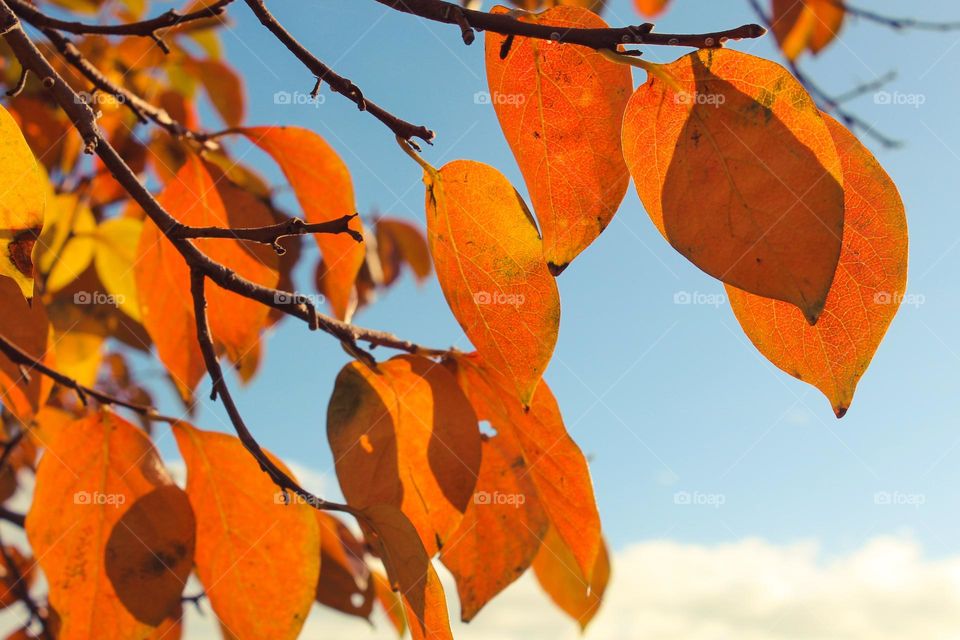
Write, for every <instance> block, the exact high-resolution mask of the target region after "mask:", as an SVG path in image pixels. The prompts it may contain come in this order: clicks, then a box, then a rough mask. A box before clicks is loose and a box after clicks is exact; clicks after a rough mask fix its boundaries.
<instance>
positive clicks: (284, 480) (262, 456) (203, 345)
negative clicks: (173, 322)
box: [190, 270, 356, 515]
mask: <svg viewBox="0 0 960 640" xmlns="http://www.w3.org/2000/svg"><path fill="white" fill-rule="evenodd" d="M205 281H206V277H205V276H204V275H203V273H201V272H200V271H198V270H191V272H190V293H191V294H192V295H193V312H194V316H195V317H196V321H197V342H199V343H200V351H201V353H202V354H203V361H204V363H205V364H206V366H207V372H208V373H209V374H210V380H211V383H212V385H213V391H212V393H211V394H210V397H211V399H214V400H215V399H216V398H217V397H219V398H220V401H221V402H222V403H223V407H224V409H226V411H227V415H228V416H229V417H230V422H231V423H233V427H234V429H235V430H236V432H237V437H239V438H240V442H242V443H243V446H244V447H245V448H246V449H247V451H249V452H250V454H251V455H252V456H253V457H254V459H256V461H257V462H258V463H259V464H260V468H261V469H262V470H263V471H264V473H266V474H267V475H268V476H270V478H271V479H272V480H273V482H274V483H275V484H276V485H277V486H278V487H280V489H281V490H282V491H284V492H287V491H289V492H291V493H293V494H295V495H297V496H299V497H300V498H302V499H303V500H305V501H306V502H307V503H308V504H309V505H311V506H312V507H314V508H316V509H323V510H326V511H342V512H344V513H349V514H354V515H355V514H356V512H355V510H354V509H353V508H352V507H349V506H348V505H345V504H340V503H337V502H328V501H326V500H324V499H322V498H319V497H317V496H315V495H314V494H312V493H310V492H309V491H307V490H306V489H304V488H303V487H301V486H300V485H299V484H298V483H297V482H296V481H295V480H294V479H293V478H291V477H290V476H288V475H287V474H286V473H285V472H284V471H283V470H282V469H281V468H280V467H278V466H277V465H276V464H275V463H274V462H273V460H271V459H270V457H269V456H267V454H266V453H265V452H264V451H263V449H262V448H261V447H260V444H259V443H258V442H257V440H256V438H254V437H253V434H252V433H250V430H249V429H248V428H247V425H246V423H245V422H244V421H243V416H241V415H240V410H239V409H237V405H236V403H234V401H233V396H232V395H230V388H229V387H228V386H227V383H226V381H225V380H224V379H223V369H221V367H220V361H219V360H218V359H217V352H216V349H215V348H214V346H213V336H212V335H211V334H210V325H209V323H208V322H207V299H206V296H205V294H204V282H205Z"/></svg>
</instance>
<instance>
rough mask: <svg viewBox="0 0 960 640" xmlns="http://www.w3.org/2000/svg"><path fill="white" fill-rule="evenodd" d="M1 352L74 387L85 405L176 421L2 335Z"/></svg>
mask: <svg viewBox="0 0 960 640" xmlns="http://www.w3.org/2000/svg"><path fill="white" fill-rule="evenodd" d="M0 353H2V354H3V355H5V356H6V357H7V358H9V359H10V360H11V361H13V362H14V363H16V364H18V365H22V366H24V367H27V369H28V371H37V372H39V373H41V374H42V375H45V376H47V377H48V378H50V379H51V380H53V381H54V382H56V383H57V384H59V385H62V386H64V387H66V388H68V389H72V390H73V392H74V393H76V394H77V398H79V400H80V402H81V404H83V405H86V404H87V402H88V401H89V399H90V398H93V399H94V400H96V401H97V402H99V403H100V404H108V405H113V406H117V407H123V408H125V409H129V410H131V411H134V412H136V413H138V414H140V415H142V416H144V417H145V418H149V419H150V420H155V421H157V422H176V418H171V417H169V416H164V415H161V414H159V413H158V412H157V410H156V409H155V408H154V407H151V406H149V405H144V404H137V403H135V402H128V401H126V400H123V399H122V398H117V397H116V396H112V395H110V394H109V393H104V392H103V391H99V390H97V389H94V388H93V387H88V386H86V385H82V384H80V383H79V382H77V381H76V380H74V379H73V378H71V377H70V376H68V375H66V374H64V373H61V372H59V371H57V370H56V369H52V368H50V367H48V366H47V365H45V364H43V363H42V362H40V361H39V360H37V359H36V358H34V357H33V356H31V355H30V354H28V353H27V352H25V351H24V350H23V349H21V348H20V347H18V346H17V345H16V344H14V343H13V342H11V341H10V340H8V339H7V338H6V337H4V336H2V335H0ZM21 433H22V432H21ZM5 460H6V453H5V454H4V456H2V457H0V468H2V467H3V462H5Z"/></svg>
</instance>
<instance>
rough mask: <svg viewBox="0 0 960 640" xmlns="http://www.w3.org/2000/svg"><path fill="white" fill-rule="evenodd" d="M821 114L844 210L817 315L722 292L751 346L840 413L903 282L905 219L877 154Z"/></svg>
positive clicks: (896, 304) (896, 303)
mask: <svg viewBox="0 0 960 640" xmlns="http://www.w3.org/2000/svg"><path fill="white" fill-rule="evenodd" d="M824 117H825V119H826V121H827V126H828V127H829V128H830V132H831V133H832V134H833V138H834V141H835V142H836V145H837V150H838V151H839V152H840V160H841V162H842V164H843V177H844V184H845V193H846V218H845V223H844V229H843V249H842V250H841V252H840V266H839V268H838V269H837V276H836V278H835V279H834V281H833V287H831V289H830V294H829V295H828V296H827V305H826V306H825V307H824V310H823V315H822V316H821V317H820V320H819V322H817V324H816V326H814V327H811V326H809V325H808V324H807V323H806V322H804V319H803V317H802V315H801V314H800V313H799V312H798V311H797V310H796V309H794V308H793V307H791V306H790V305H787V304H785V303H783V302H780V301H777V300H769V299H766V298H761V297H759V296H754V295H751V294H749V293H745V292H743V291H739V290H737V289H735V288H733V287H727V294H728V295H729V297H730V306H731V308H732V309H733V312H734V314H736V316H737V320H739V321H740V326H742V327H743V330H744V332H746V334H747V336H748V337H749V338H750V340H751V341H752V342H753V344H754V345H756V347H757V349H759V350H760V352H761V353H762V354H763V355H764V356H766V357H767V359H769V360H770V361H771V362H772V363H773V364H775V365H777V366H778V367H780V368H781V369H783V370H784V371H786V372H787V373H789V374H791V375H793V376H795V377H797V378H799V379H800V380H803V381H805V382H808V383H810V384H812V385H814V386H816V387H817V388H818V389H820V390H821V391H822V392H823V393H824V395H826V396H827V398H828V399H829V400H830V403H831V404H832V405H833V410H834V412H835V413H836V414H837V417H842V416H843V414H844V413H846V411H847V408H849V406H850V402H851V401H852V400H853V393H854V390H855V389H856V387H857V382H858V381H859V380H860V376H862V375H863V373H864V371H866V369H867V366H868V365H869V364H870V360H871V359H872V358H873V354H874V352H875V351H876V350H877V347H878V346H879V345H880V341H881V340H883V336H884V334H885V333H886V331H887V327H888V326H889V325H890V322H891V321H892V320H893V317H894V315H896V313H897V309H898V308H899V307H900V302H901V300H902V299H903V295H904V291H905V290H906V285H907V221H906V216H905V214H904V209H903V202H902V200H901V199H900V195H899V194H898V193H897V187H896V185H894V184H893V181H892V180H891V179H890V177H889V176H888V175H887V174H886V172H884V170H883V168H882V167H881V166H880V164H879V163H878V162H877V160H876V158H874V157H873V155H872V154H871V153H870V152H869V151H868V150H867V148H866V147H864V146H863V144H862V143H860V142H859V141H858V140H857V139H856V138H855V137H854V136H853V134H851V133H850V132H849V131H847V129H846V128H845V127H843V125H841V124H840V123H838V122H837V121H836V120H834V119H833V118H832V117H830V116H828V115H825V116H824Z"/></svg>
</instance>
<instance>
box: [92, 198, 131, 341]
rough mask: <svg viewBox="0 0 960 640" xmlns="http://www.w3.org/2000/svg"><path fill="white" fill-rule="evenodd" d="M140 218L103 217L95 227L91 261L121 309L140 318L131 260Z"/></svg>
mask: <svg viewBox="0 0 960 640" xmlns="http://www.w3.org/2000/svg"><path fill="white" fill-rule="evenodd" d="M142 231H143V220H140V219H139V218H132V217H128V216H121V217H118V218H111V219H110V220H104V221H103V222H101V223H100V226H99V227H97V232H96V236H95V237H96V252H95V253H94V257H93V264H94V267H95V268H96V270H97V276H98V277H99V278H100V281H101V282H102V283H103V286H104V288H106V290H107V293H108V294H110V295H112V296H113V297H114V298H115V300H116V301H117V304H118V305H119V307H120V310H121V311H123V312H124V313H126V314H127V315H128V316H130V317H131V318H133V319H134V320H136V321H137V322H140V321H141V319H140V298H139V296H138V295H137V279H136V272H135V271H134V262H135V261H136V258H137V245H138V244H139V243H140V233H141V232H142Z"/></svg>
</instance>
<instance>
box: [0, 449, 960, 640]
mask: <svg viewBox="0 0 960 640" xmlns="http://www.w3.org/2000/svg"><path fill="white" fill-rule="evenodd" d="M171 467H172V471H174V475H175V476H180V479H181V480H182V476H183V473H182V472H183V469H182V464H181V465H179V466H178V465H177V464H176V463H174V464H172V465H171ZM291 467H292V470H293V471H294V473H295V474H296V475H297V476H298V477H299V478H300V480H301V481H302V482H303V484H304V485H306V486H308V487H309V488H310V489H311V490H314V491H317V492H319V493H320V495H328V496H331V495H333V494H335V493H337V491H336V489H337V486H336V480H335V479H333V478H332V477H330V476H325V475H323V474H319V473H316V472H311V471H310V470H309V469H308V468H305V467H303V466H301V465H291ZM25 480H27V483H29V479H27V478H25ZM28 493H29V492H24V493H23V494H21V495H18V496H17V498H15V499H14V500H13V501H12V502H13V503H14V505H13V506H14V508H18V509H21V510H23V509H26V507H27V506H28V505H27V503H28V498H27V495H28ZM3 531H4V534H5V538H6V540H7V541H8V542H13V543H15V544H22V542H23V537H22V532H20V531H17V530H16V529H15V528H13V527H10V526H9V525H4V526H3ZM438 570H439V571H440V574H441V576H442V577H443V580H444V584H445V588H446V590H447V595H448V596H449V597H450V605H449V608H450V614H451V617H452V618H454V619H457V618H458V616H459V604H458V603H457V602H456V588H455V586H454V585H453V580H452V579H451V578H450V576H449V574H447V573H446V571H445V570H444V569H443V568H442V567H441V566H439V565H438ZM41 589H42V587H41ZM198 590H199V587H198V586H197V585H196V584H191V585H190V586H189V587H188V589H187V592H188V593H196V592H197V591H198ZM202 606H203V607H204V608H205V610H206V611H207V615H205V616H201V615H199V614H198V613H197V612H196V610H195V609H194V608H193V607H190V606H188V608H187V619H186V630H187V633H186V638H187V639H188V640H213V639H219V638H220V637H221V636H220V632H219V630H218V628H217V626H216V620H215V618H214V617H213V616H212V615H210V613H209V603H207V602H204V603H203V605H202ZM21 609H22V607H20V606H16V607H11V608H10V609H7V610H6V611H4V612H2V613H0V631H9V630H12V629H13V628H14V625H15V624H16V623H17V622H19V621H22V620H23V619H24V617H25V612H24V611H22V610H21ZM375 623H376V624H375V626H374V627H370V626H369V625H367V624H366V623H365V622H363V621H360V620H357V619H354V618H350V617H348V616H345V615H343V614H339V613H337V612H334V611H331V610H329V609H326V608H321V607H319V606H318V607H315V609H314V611H313V613H312V614H311V616H310V618H309V619H308V621H307V624H306V626H305V628H304V633H303V634H302V636H301V637H302V638H306V639H312V638H327V637H330V638H356V639H357V640H366V639H371V640H373V639H380V638H382V639H385V640H386V639H393V638H395V635H394V633H393V631H392V630H391V628H390V627H389V625H388V623H387V622H386V620H385V619H383V618H382V616H381V617H379V618H377V619H375ZM454 635H455V637H456V638H458V639H459V640H503V639H507V640H509V639H513V638H519V639H521V640H575V639H578V638H585V639H586V640H591V639H596V640H634V639H636V640H902V639H903V638H923V639H924V640H960V556H950V557H946V558H939V559H930V558H925V557H924V554H923V550H922V549H921V547H920V546H919V545H918V544H917V543H916V542H914V541H913V540H911V539H909V538H906V537H893V536H880V537H875V538H872V539H870V540H868V541H866V543H865V544H864V546H863V547H861V548H860V549H857V550H855V551H853V552H851V553H849V554H846V555H841V556H836V557H827V556H825V554H823V553H822V552H821V550H820V548H819V546H818V545H817V543H815V542H801V543H796V544H790V545H777V544H773V543H770V542H767V541H764V540H760V539H756V538H748V539H744V540H741V541H738V542H735V543H729V544H718V545H698V544H684V543H679V542H675V541H669V540H658V541H646V542H640V543H636V544H633V545H630V546H629V547H627V548H625V549H622V550H620V551H619V552H617V553H615V554H614V559H613V577H612V581H611V585H610V588H609V589H608V591H607V595H606V599H605V602H604V605H603V607H602V608H601V610H600V612H599V613H598V615H597V617H596V618H595V619H594V621H593V622H592V624H591V626H590V628H589V629H588V631H587V633H586V635H585V636H581V635H580V633H579V631H578V629H577V627H576V625H574V623H573V622H572V621H570V620H569V619H567V618H566V617H565V616H564V615H563V614H562V613H560V612H559V611H558V610H557V609H556V608H555V607H554V606H553V604H552V603H551V602H550V601H549V600H548V599H547V597H546V596H545V595H544V594H543V593H542V592H541V590H540V588H539V586H538V585H537V583H536V581H535V579H534V578H533V577H532V575H529V574H528V575H526V576H524V577H523V578H521V579H520V580H519V581H518V582H517V583H515V584H514V585H513V586H511V587H510V588H509V589H507V591H506V592H504V593H503V594H501V596H500V597H499V598H497V599H496V600H494V601H493V602H492V603H490V604H489V605H488V606H487V607H486V608H485V609H484V610H483V611H481V612H480V614H479V615H478V616H477V618H476V619H475V620H474V621H473V622H472V623H470V624H469V625H464V624H460V623H459V622H454ZM0 636H2V634H0Z"/></svg>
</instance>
